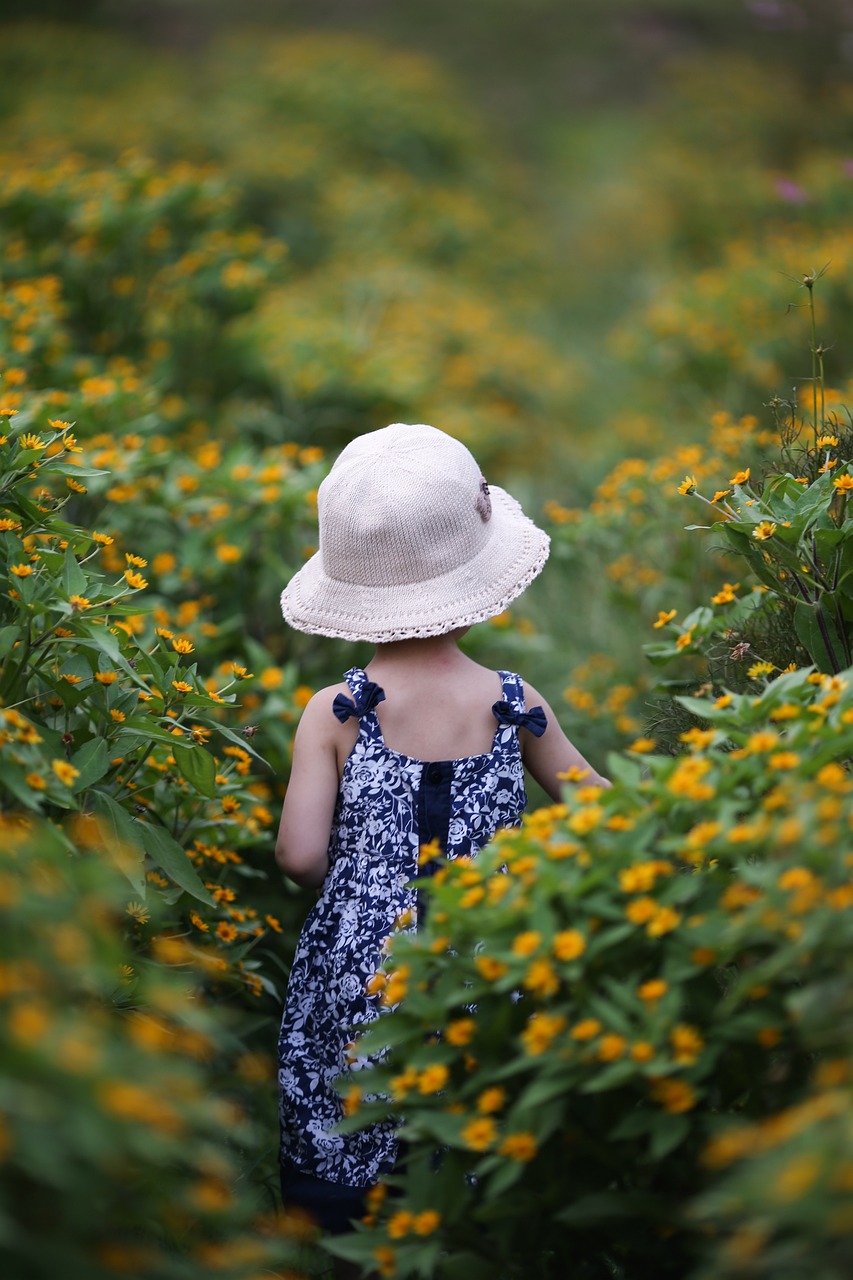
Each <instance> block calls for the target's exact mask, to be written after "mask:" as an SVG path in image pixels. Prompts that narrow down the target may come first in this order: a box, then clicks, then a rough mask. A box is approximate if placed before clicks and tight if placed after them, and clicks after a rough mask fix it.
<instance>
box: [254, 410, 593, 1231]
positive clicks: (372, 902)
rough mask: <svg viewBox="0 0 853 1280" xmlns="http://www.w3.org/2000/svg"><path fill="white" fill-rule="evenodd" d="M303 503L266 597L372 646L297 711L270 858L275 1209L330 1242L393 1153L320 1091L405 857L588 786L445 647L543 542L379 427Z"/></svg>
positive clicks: (490, 491) (469, 838) (456, 464)
mask: <svg viewBox="0 0 853 1280" xmlns="http://www.w3.org/2000/svg"><path fill="white" fill-rule="evenodd" d="M318 506H319V517H320V549H319V551H318V552H317V554H316V555H315V556H314V557H313V558H312V559H311V560H309V561H308V562H307V564H305V565H304V567H303V568H302V569H301V570H300V571H299V572H298V573H297V574H296V576H295V577H294V578H293V579H292V580H291V582H290V583H289V584H288V586H287V587H286V589H285V590H284V592H283V594H282V598H281V599H282V611H283V613H284V617H285V618H286V620H287V621H288V622H289V623H290V625H291V626H292V627H296V628H298V629H299V630H301V631H308V632H313V633H316V634H319V635H325V636H337V637H343V638H345V639H349V640H362V641H365V640H366V641H371V642H373V643H374V644H375V645H376V651H375V653H374V656H373V657H372V659H371V660H370V662H369V664H368V666H367V668H366V669H365V670H361V669H359V668H356V667H354V668H352V669H351V670H349V671H347V672H346V675H345V683H341V684H339V685H333V686H332V687H331V688H327V689H322V690H321V691H320V692H319V693H317V694H315V695H314V697H313V698H312V699H311V701H310V702H309V703H308V706H307V707H306V708H305V712H304V714H303V717H302V720H301V722H300V724H299V728H298V731H297V734H296V739H295V742H294V750H293V771H292V774H291V778H290V783H289V785H288V788H287V794H286V796H285V801H284V808H283V812H282V815H281V826H280V829H279V834H278V840H277V842H276V860H277V862H278V865H279V866H280V867H281V869H282V870H283V871H284V872H285V873H286V874H287V875H288V876H290V878H291V879H293V880H295V881H296V882H297V883H299V884H302V885H308V886H310V887H312V888H316V889H318V890H319V891H320V892H319V894H318V900H317V903H316V905H315V906H314V908H313V910H312V911H311V914H310V915H309V917H308V919H307V921H306V923H305V926H304V928H303V930H302V935H301V937H300V939H299V945H298V947H297V951H296V957H295V959H294V962H293V968H292V971H291V975H290V982H289V984H288V990H287V1000H286V1004H285V1010H284V1018H283V1021H282V1026H281V1036H280V1040H279V1084H280V1096H281V1138H282V1143H281V1166H282V1195H283V1198H284V1200H285V1202H286V1203H287V1204H289V1205H300V1206H302V1207H304V1208H307V1209H308V1210H309V1211H310V1212H311V1213H312V1214H313V1215H314V1216H315V1217H316V1218H317V1219H318V1220H319V1221H320V1223H321V1225H322V1226H324V1227H325V1228H326V1229H327V1230H332V1231H335V1230H344V1229H346V1227H347V1224H348V1222H349V1220H350V1219H352V1218H353V1217H357V1216H360V1215H361V1214H362V1213H363V1212H364V1210H363V1208H362V1201H363V1195H364V1192H365V1191H366V1190H367V1189H368V1188H369V1187H370V1186H371V1185H372V1184H373V1183H375V1182H376V1180H377V1178H378V1177H380V1176H381V1175H382V1174H383V1173H387V1172H389V1171H390V1170H391V1168H392V1166H393V1164H394V1159H395V1155H396V1144H395V1138H394V1132H393V1130H392V1128H391V1127H390V1126H383V1125H376V1126H373V1127H372V1128H370V1129H367V1130H364V1131H362V1132H360V1133H356V1134H347V1135H340V1134H338V1133H337V1132H336V1125H337V1123H338V1121H339V1120H340V1118H341V1114H342V1112H341V1103H340V1097H339V1094H338V1092H337V1090H336V1089H335V1081H336V1080H337V1079H338V1077H339V1076H340V1075H341V1074H342V1073H343V1072H345V1071H346V1070H348V1069H350V1068H349V1067H348V1060H347V1046H348V1044H349V1043H350V1041H351V1040H352V1038H353V1034H354V1028H358V1027H359V1026H360V1025H363V1024H365V1023H368V1022H370V1021H372V1020H373V1019H375V1018H376V1017H377V1016H378V1014H379V1011H380V1010H379V1003H378V997H375V996H371V995H370V994H369V991H368V982H369V980H370V978H371V976H372V975H373V974H374V973H375V972H376V971H377V969H379V967H380V966H381V963H382V957H383V945H384V943H385V941H386V939H387V938H388V936H389V934H390V933H391V932H392V930H393V927H394V921H395V920H396V919H397V917H398V916H399V915H400V914H401V913H402V912H404V911H406V910H411V911H413V912H416V910H417V898H416V890H415V888H414V887H413V885H412V882H413V881H414V880H415V879H416V877H417V876H418V852H419V849H420V846H421V845H423V844H426V843H427V842H429V841H432V840H438V842H439V845H440V847H441V848H442V849H443V850H444V851H445V852H446V854H447V857H448V858H456V857H460V856H462V855H466V856H470V855H472V854H475V853H476V852H477V851H478V850H479V849H480V848H482V846H483V845H485V844H487V843H488V841H489V840H490V839H491V837H492V836H493V835H494V833H495V831H496V830H497V829H498V827H502V826H513V825H517V824H518V823H519V822H520V821H521V815H522V812H523V810H524V806H525V803H526V795H525V790H524V768H525V767H526V768H527V769H528V770H529V771H530V773H531V774H532V776H533V777H534V778H535V779H536V781H537V782H538V783H540V785H541V786H542V787H543V788H544V789H545V791H547V793H548V794H549V795H550V796H551V797H552V798H553V799H555V800H557V799H559V797H560V789H561V782H560V775H561V773H563V772H564V771H566V770H568V769H569V768H571V767H572V766H577V767H579V768H580V769H583V770H586V771H587V779H588V781H589V782H591V783H601V784H604V785H608V784H607V783H606V782H605V780H604V779H603V778H601V777H600V776H599V775H598V774H597V773H596V772H595V770H594V769H592V767H591V766H590V765H589V764H587V762H586V761H585V760H584V759H583V757H582V756H581V755H580V754H579V752H578V751H577V750H576V749H575V748H574V747H573V746H572V744H571V743H570V742H569V740H568V738H567V737H566V736H565V734H564V733H563V731H562V729H561V728H560V726H559V725H558V724H557V721H556V719H555V717H554V715H553V713H552V712H551V710H550V708H549V707H548V706H547V704H546V703H545V702H544V700H543V699H542V698H541V697H540V695H539V694H538V693H537V692H536V690H535V689H533V688H532V687H531V686H530V685H529V684H526V683H525V682H523V681H522V679H521V677H520V676H518V675H515V674H513V673H512V672H508V671H498V672H494V671H489V670H487V669H486V668H485V667H482V666H480V665H479V664H478V663H476V662H474V661H472V659H471V658H468V657H466V656H465V654H463V653H462V652H461V651H460V650H459V648H458V641H459V639H460V637H461V636H462V635H463V634H464V633H465V631H466V630H467V629H468V628H469V627H470V626H471V624H472V623H475V622H481V621H483V620H484V619H486V618H491V617H494V616H495V615H496V614H498V613H501V612H502V611H503V610H504V609H505V608H506V607H507V605H508V604H509V603H510V601H512V600H514V599H515V598H516V596H518V595H520V594H521V592H522V591H523V590H524V589H525V587H526V586H527V585H528V584H529V583H530V582H531V581H532V580H533V578H535V577H536V575H537V574H538V573H539V572H540V570H541V569H542V567H543V565H544V564H545V561H546V559H547V557H548V543H549V539H548V537H547V535H546V534H544V533H543V532H542V531H541V530H540V529H537V527H536V526H535V525H534V524H533V522H532V521H530V520H528V519H527V517H526V516H525V515H524V514H523V512H522V510H521V508H520V506H519V505H518V503H517V502H515V500H514V499H513V498H511V497H510V496H509V495H508V494H506V493H505V492H504V491H503V490H502V489H499V488H497V487H495V486H490V485H487V484H486V481H485V480H484V479H483V477H482V475H481V474H480V469H479V467H478V466H477V464H476V462H475V461H474V459H473V457H472V456H471V454H470V453H469V452H468V450H467V449H466V448H465V446H464V445H462V444H460V443H459V442H458V441H456V440H454V439H452V438H451V437H450V436H447V435H445V434H444V433H443V432H441V431H437V430H436V429H435V428H434V427H428V426H406V425H402V424H399V423H398V424H395V425H394V426H390V427H385V428H384V429H383V430H381V431H375V432H372V433H370V434H368V435H365V436H360V437H359V438H358V439H356V440H354V441H352V443H351V444H349V445H348V446H347V447H346V448H345V449H344V451H343V452H342V453H341V455H340V457H339V458H338V460H337V462H336V463H335V465H334V466H333V468H332V470H331V472H330V473H329V475H328V477H327V478H326V479H325V480H324V482H323V484H322V485H321V486H320V491H319V495H318ZM531 703H532V704H533V705H532V707H531V706H530V705H529V704H531Z"/></svg>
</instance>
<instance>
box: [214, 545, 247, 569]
mask: <svg viewBox="0 0 853 1280" xmlns="http://www.w3.org/2000/svg"><path fill="white" fill-rule="evenodd" d="M242 557H243V552H242V551H241V550H240V548H239V547H235V546H234V545H233V544H232V543H230V542H223V543H221V544H220V546H218V547H217V548H216V558H217V560H219V561H220V562H221V563H222V564H236V563H237V561H238V560H241V559H242Z"/></svg>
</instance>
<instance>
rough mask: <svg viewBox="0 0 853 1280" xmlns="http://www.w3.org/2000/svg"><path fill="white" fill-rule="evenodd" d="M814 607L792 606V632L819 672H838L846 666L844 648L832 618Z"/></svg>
mask: <svg viewBox="0 0 853 1280" xmlns="http://www.w3.org/2000/svg"><path fill="white" fill-rule="evenodd" d="M820 608H821V606H820V602H818V604H816V605H810V604H805V603H804V602H798V603H797V604H796V605H795V606H794V630H795V631H796V633H797V636H798V638H799V640H800V641H801V643H802V645H803V647H804V648H805V649H806V650H807V652H808V655H809V657H810V658H811V660H812V662H813V663H814V664H815V666H816V667H817V669H818V670H819V671H840V670H841V669H842V667H844V666H846V662H845V658H844V646H843V644H842V642H841V638H840V636H839V634H838V631H837V629H836V626H835V622H834V621H833V619H832V618H830V617H828V616H827V614H826V613H825V612H824V611H821V613H820V615H819V616H818V610H819V609H820Z"/></svg>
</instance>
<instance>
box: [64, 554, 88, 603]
mask: <svg viewBox="0 0 853 1280" xmlns="http://www.w3.org/2000/svg"><path fill="white" fill-rule="evenodd" d="M87 581H88V579H87V578H86V575H85V573H84V572H83V570H82V569H81V568H80V566H79V564H78V563H77V557H76V556H75V554H74V552H73V551H72V550H71V548H70V547H66V549H65V562H64V564H63V566H62V585H63V587H64V588H65V594H66V595H67V596H79V595H82V593H83V591H84V589H85V587H86V582H87Z"/></svg>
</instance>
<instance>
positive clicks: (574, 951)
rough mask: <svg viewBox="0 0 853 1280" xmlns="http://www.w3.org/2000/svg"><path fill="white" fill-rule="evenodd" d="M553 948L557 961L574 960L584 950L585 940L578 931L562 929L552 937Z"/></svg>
mask: <svg viewBox="0 0 853 1280" xmlns="http://www.w3.org/2000/svg"><path fill="white" fill-rule="evenodd" d="M553 948H554V955H555V956H556V957H557V959H558V960H576V959H577V958H578V956H580V955H583V953H584V951H585V950H586V938H585V937H584V936H583V934H582V933H581V932H580V930H578V929H563V930H562V931H561V932H560V933H557V934H555V935H554V943H553Z"/></svg>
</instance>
